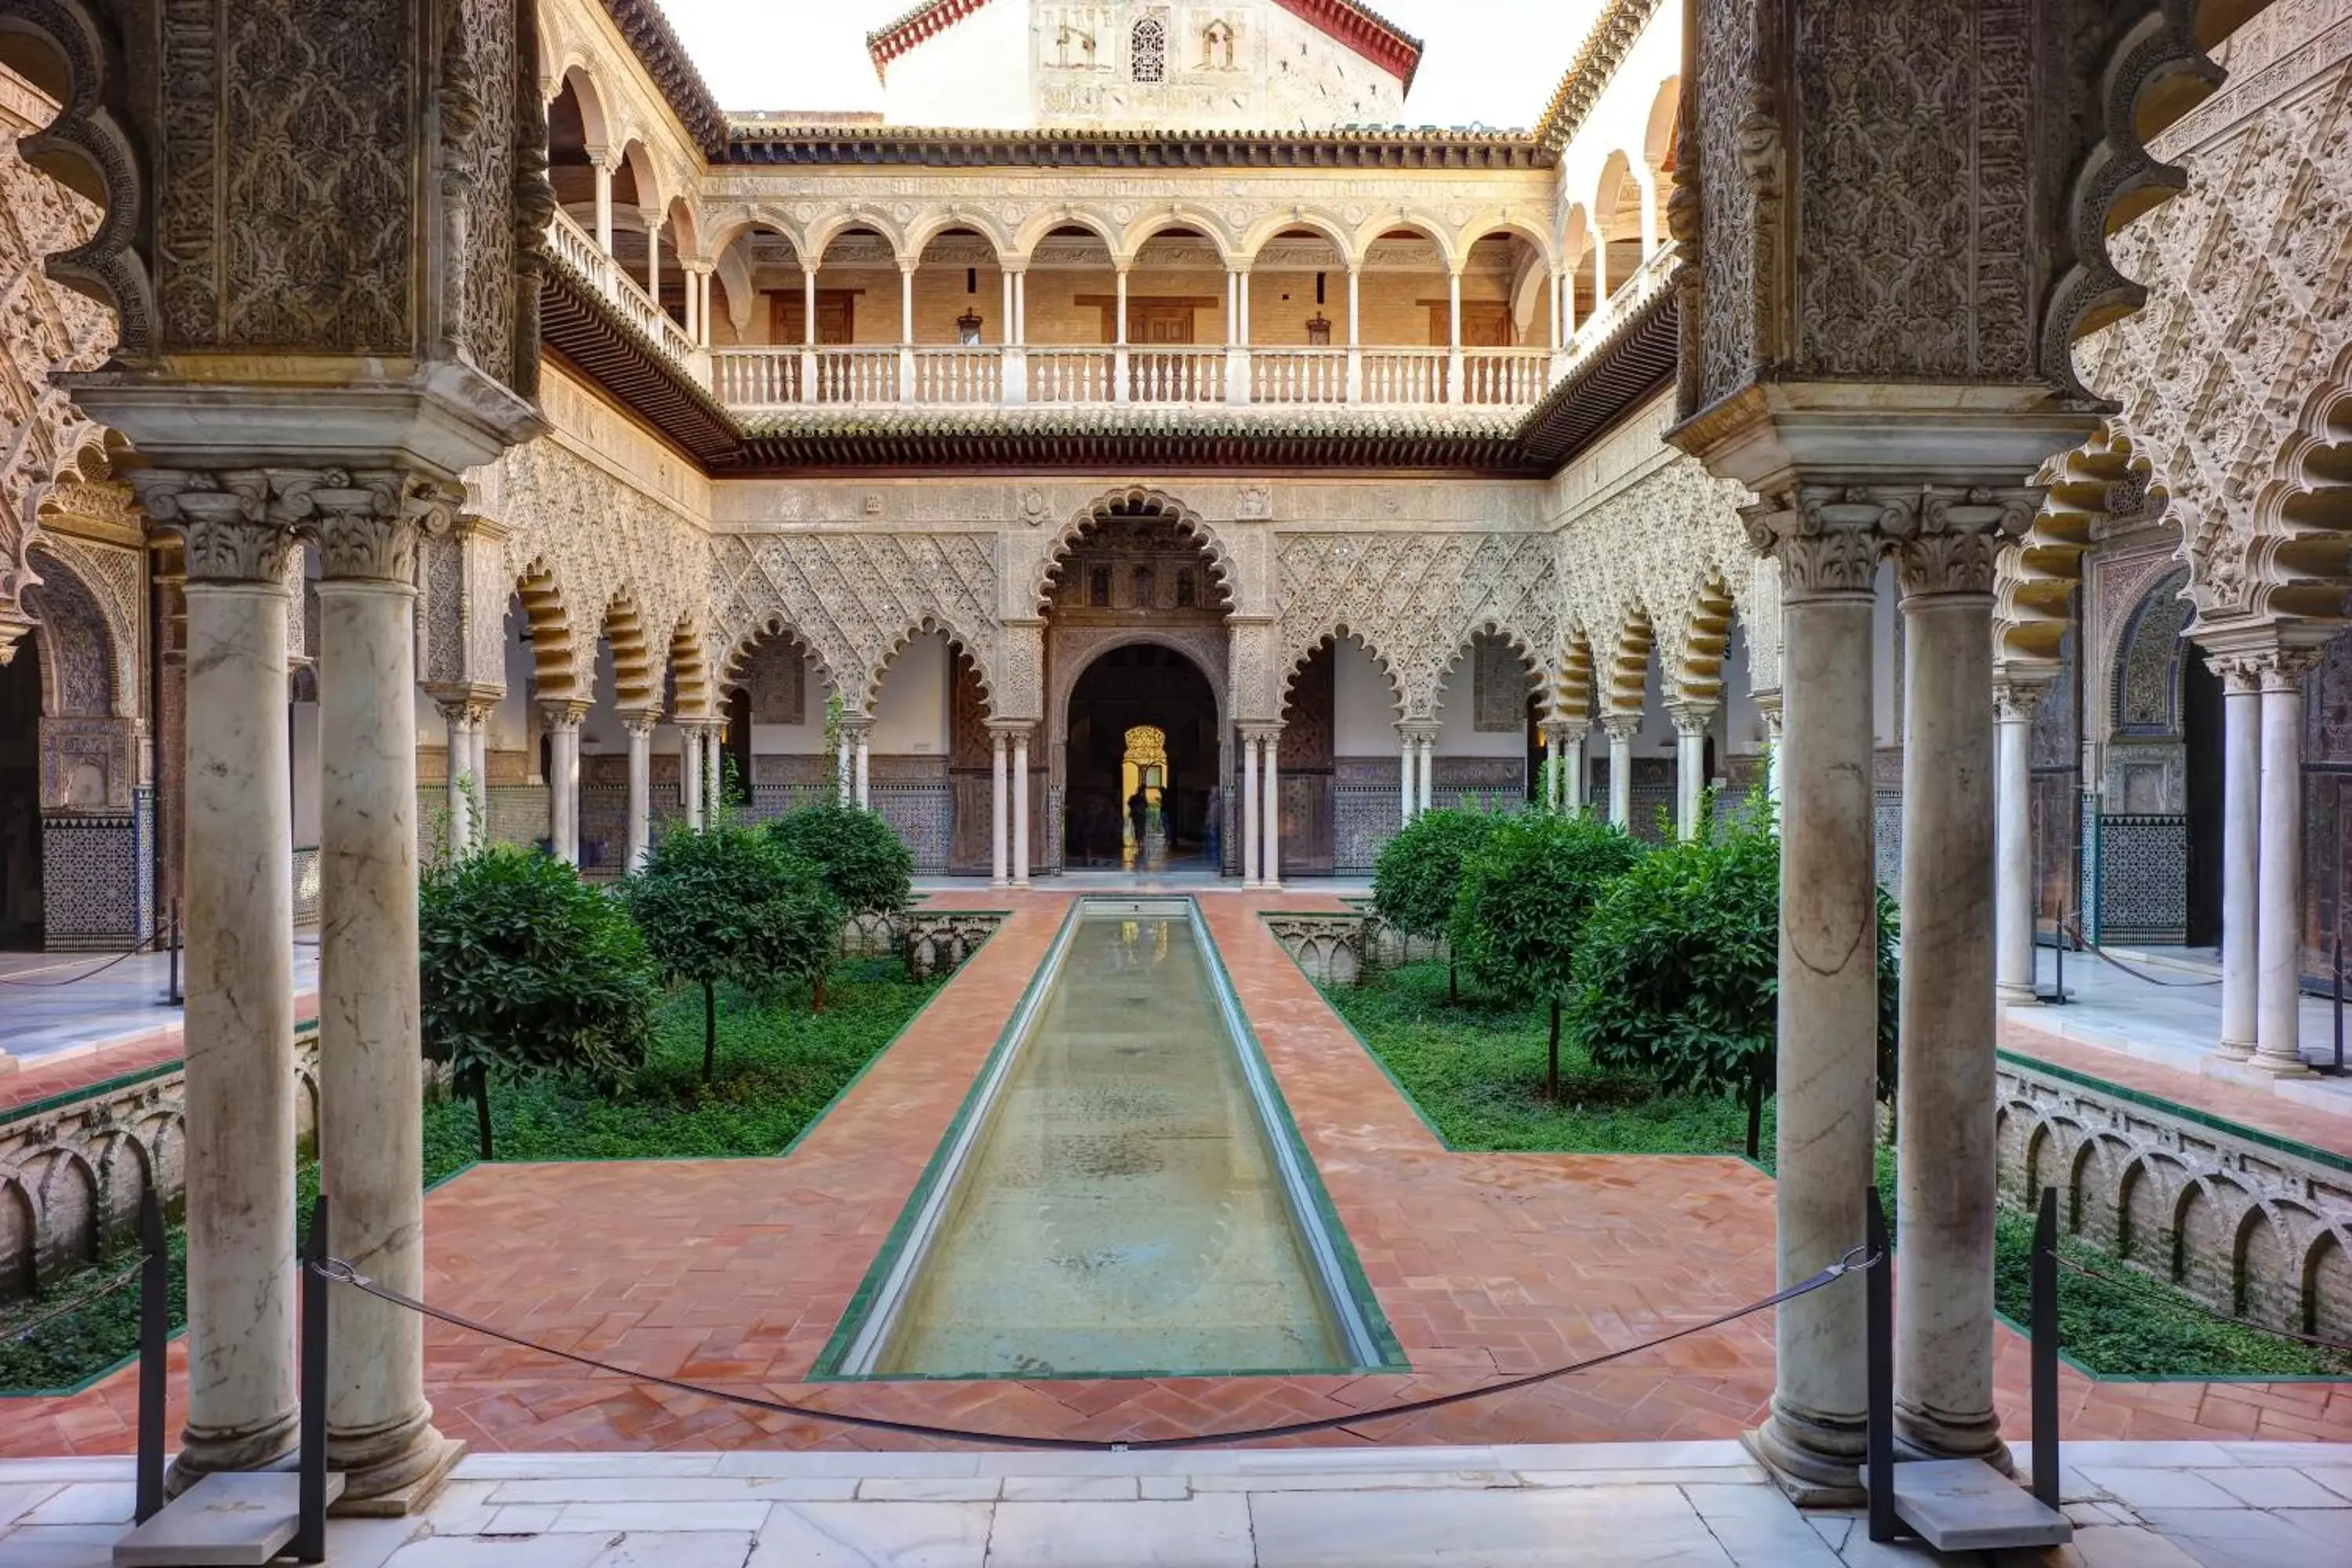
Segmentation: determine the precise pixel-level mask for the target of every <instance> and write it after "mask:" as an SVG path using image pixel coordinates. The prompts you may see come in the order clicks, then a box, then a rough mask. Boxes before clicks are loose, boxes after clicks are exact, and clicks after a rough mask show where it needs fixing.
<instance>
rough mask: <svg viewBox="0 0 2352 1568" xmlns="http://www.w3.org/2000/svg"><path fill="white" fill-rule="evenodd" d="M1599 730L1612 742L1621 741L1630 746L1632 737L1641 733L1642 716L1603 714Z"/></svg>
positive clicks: (1634, 714) (1633, 714) (1635, 714)
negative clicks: (1605, 733)
mask: <svg viewBox="0 0 2352 1568" xmlns="http://www.w3.org/2000/svg"><path fill="white" fill-rule="evenodd" d="M1601 729H1602V730H1604V731H1607V732H1608V735H1609V738H1610V739H1611V740H1612V741H1623V742H1626V743H1627V744H1628V745H1630V744H1632V743H1633V737H1634V736H1636V735H1638V734H1640V733H1641V732H1642V716H1641V715H1640V714H1639V713H1603V714H1602V715H1601Z"/></svg>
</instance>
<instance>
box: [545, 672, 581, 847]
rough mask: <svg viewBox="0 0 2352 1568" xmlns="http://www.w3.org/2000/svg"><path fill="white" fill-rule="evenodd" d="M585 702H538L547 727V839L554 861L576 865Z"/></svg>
mask: <svg viewBox="0 0 2352 1568" xmlns="http://www.w3.org/2000/svg"><path fill="white" fill-rule="evenodd" d="M587 711H588V704H586V703H585V702H567V701H556V702H542V703H541V704H540V710H539V712H540V721H541V723H543V724H545V725H546V727H547V769H548V778H547V805H548V813H547V837H548V845H549V847H550V848H551V850H552V851H553V852H554V855H555V858H557V859H559V860H562V861H564V862H567V863H568V864H570V865H573V866H577V865H578V864H580V721H581V719H582V718H583V716H584V715H585V714H586V713H587Z"/></svg>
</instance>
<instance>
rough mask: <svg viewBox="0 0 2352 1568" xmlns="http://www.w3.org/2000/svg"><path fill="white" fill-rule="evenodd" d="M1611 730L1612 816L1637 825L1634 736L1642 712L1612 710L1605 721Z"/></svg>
mask: <svg viewBox="0 0 2352 1568" xmlns="http://www.w3.org/2000/svg"><path fill="white" fill-rule="evenodd" d="M1601 728H1602V729H1603V730H1606V731H1609V820H1610V821H1612V822H1613V823H1615V824H1616V825H1617V826H1620V827H1622V828H1625V829H1628V830H1629V831H1630V830H1631V829H1632V827H1633V737H1634V736H1635V735H1636V734H1637V733H1639V732H1640V731H1641V728H1642V716H1641V715H1640V714H1639V713H1612V714H1610V715H1609V716H1608V717H1607V718H1604V719H1603V720H1601Z"/></svg>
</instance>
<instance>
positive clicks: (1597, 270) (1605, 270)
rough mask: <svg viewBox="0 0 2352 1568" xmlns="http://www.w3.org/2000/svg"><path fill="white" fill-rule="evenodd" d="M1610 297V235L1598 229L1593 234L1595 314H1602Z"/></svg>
mask: <svg viewBox="0 0 2352 1568" xmlns="http://www.w3.org/2000/svg"><path fill="white" fill-rule="evenodd" d="M1608 299H1609V236H1608V234H1607V232H1606V231H1605V230H1599V229H1596V230H1594V231H1593V236H1592V313H1593V314H1594V315H1596V316H1597V315H1599V314H1601V306H1602V305H1604V304H1605V303H1607V302H1608Z"/></svg>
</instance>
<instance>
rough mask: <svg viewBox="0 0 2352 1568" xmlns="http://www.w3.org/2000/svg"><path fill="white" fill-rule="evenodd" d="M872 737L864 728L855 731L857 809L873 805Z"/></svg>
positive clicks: (864, 808) (861, 809) (862, 809)
mask: <svg viewBox="0 0 2352 1568" xmlns="http://www.w3.org/2000/svg"><path fill="white" fill-rule="evenodd" d="M873 743H874V741H873V736H872V735H871V734H870V733H868V732H867V731H866V730H865V729H864V728H862V727H861V728H860V729H859V730H858V731H857V809H858V810H860V811H864V810H866V808H867V807H868V806H869V805H872V803H873V799H874V792H873V756H872V750H871V749H872V746H873Z"/></svg>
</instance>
